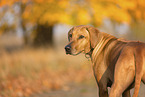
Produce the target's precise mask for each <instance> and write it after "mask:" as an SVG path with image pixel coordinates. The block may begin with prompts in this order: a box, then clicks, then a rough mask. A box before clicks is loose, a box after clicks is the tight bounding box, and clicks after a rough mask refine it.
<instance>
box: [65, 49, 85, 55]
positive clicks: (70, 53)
mask: <svg viewBox="0 0 145 97" xmlns="http://www.w3.org/2000/svg"><path fill="white" fill-rule="evenodd" d="M83 51H84V50H82V51H80V52H78V53H72V52H66V54H69V55H73V56H76V55H79V54H80V53H82V52H83Z"/></svg>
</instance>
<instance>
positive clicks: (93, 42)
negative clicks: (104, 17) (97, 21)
mask: <svg viewBox="0 0 145 97" xmlns="http://www.w3.org/2000/svg"><path fill="white" fill-rule="evenodd" d="M86 30H87V31H88V33H89V35H90V43H91V48H95V46H96V44H97V41H98V35H99V30H97V29H96V28H94V27H86Z"/></svg>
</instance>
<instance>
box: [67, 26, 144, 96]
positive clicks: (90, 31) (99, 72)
mask: <svg viewBox="0 0 145 97" xmlns="http://www.w3.org/2000/svg"><path fill="white" fill-rule="evenodd" d="M68 39H69V41H70V42H69V44H68V45H67V46H66V47H65V50H66V54H70V55H78V54H79V53H85V54H88V55H90V57H91V60H92V63H93V71H94V76H95V78H96V81H97V83H98V86H99V96H100V97H108V89H107V87H111V91H110V94H109V97H120V96H121V94H122V96H123V97H130V89H131V88H133V87H134V84H135V90H134V94H133V97H137V96H138V92H139V88H140V82H141V80H142V81H143V82H145V63H143V61H145V43H142V42H134V41H123V40H120V39H118V38H116V37H114V36H111V35H109V34H107V33H103V32H99V31H98V30H97V29H96V28H94V27H91V26H76V27H73V28H72V29H71V30H70V31H69V33H68Z"/></svg>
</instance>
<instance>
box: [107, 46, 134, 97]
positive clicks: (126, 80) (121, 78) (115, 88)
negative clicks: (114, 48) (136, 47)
mask: <svg viewBox="0 0 145 97" xmlns="http://www.w3.org/2000/svg"><path fill="white" fill-rule="evenodd" d="M134 76H135V66H134V55H133V50H132V49H129V48H126V49H124V50H123V51H122V53H121V54H120V56H119V58H118V61H117V63H116V65H115V72H114V82H113V85H112V87H111V91H110V94H109V97H120V96H121V94H122V93H123V92H124V91H125V90H126V89H127V88H128V87H129V85H131V83H132V82H133V80H134Z"/></svg>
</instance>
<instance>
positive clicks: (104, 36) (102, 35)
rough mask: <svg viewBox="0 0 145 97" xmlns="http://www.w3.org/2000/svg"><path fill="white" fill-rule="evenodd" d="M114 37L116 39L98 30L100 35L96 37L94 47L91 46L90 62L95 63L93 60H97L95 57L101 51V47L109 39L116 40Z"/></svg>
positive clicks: (103, 46)
mask: <svg viewBox="0 0 145 97" xmlns="http://www.w3.org/2000/svg"><path fill="white" fill-rule="evenodd" d="M116 39H117V38H116V37H114V36H112V35H110V34H107V33H103V32H100V35H99V37H98V43H97V44H96V46H95V48H92V50H93V51H92V52H91V59H92V62H93V63H95V60H97V57H98V56H99V54H100V53H101V52H102V51H103V49H104V48H105V46H106V45H107V44H108V43H109V41H112V40H116Z"/></svg>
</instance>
